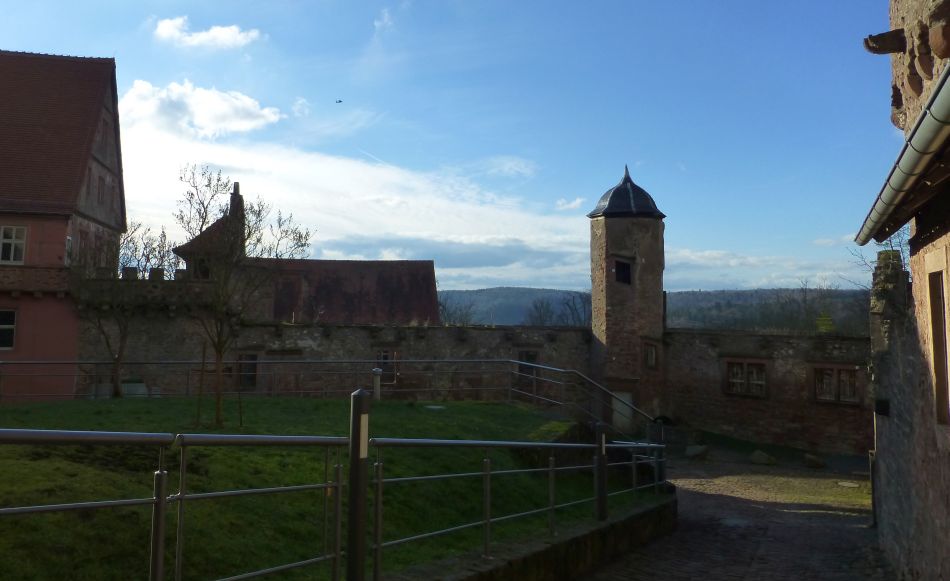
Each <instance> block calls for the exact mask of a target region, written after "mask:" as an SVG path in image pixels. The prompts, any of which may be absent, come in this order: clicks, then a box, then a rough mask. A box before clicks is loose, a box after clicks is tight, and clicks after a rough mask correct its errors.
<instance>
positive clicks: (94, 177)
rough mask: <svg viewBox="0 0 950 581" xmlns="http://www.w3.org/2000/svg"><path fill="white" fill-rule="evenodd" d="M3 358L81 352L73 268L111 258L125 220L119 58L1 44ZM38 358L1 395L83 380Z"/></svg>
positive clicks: (57, 357) (56, 357)
mask: <svg viewBox="0 0 950 581" xmlns="http://www.w3.org/2000/svg"><path fill="white" fill-rule="evenodd" d="M0 176H3V177H2V178H0V181H2V186H0V192H2V194H0V358H2V360H3V361H4V362H10V361H38V360H45V361H74V360H76V359H77V357H78V354H79V351H78V338H79V317H78V316H77V314H76V310H75V308H74V306H73V303H72V301H71V300H70V299H69V297H68V290H69V289H68V286H69V285H68V277H67V268H68V266H69V265H70V262H71V261H74V260H77V258H78V257H80V256H82V257H85V258H86V259H88V260H91V261H93V262H98V263H99V264H103V265H104V264H105V263H106V260H107V259H108V257H109V256H110V253H111V251H112V249H114V248H115V247H116V241H117V240H118V236H119V234H120V233H121V232H123V231H124V230H125V197H124V193H123V182H122V153H121V147H120V145H119V116H118V97H117V93H116V83H115V61H114V60H113V59H111V58H77V57H61V56H51V55H42V54H28V53H19V52H9V51H0ZM74 369H75V368H74V366H53V365H48V366H43V367H38V366H32V367H30V373H35V374H38V375H37V376H34V377H21V378H19V379H18V380H17V381H8V382H7V383H8V385H7V386H5V389H4V390H3V393H2V395H0V397H3V398H6V399H17V398H22V397H33V396H36V395H38V394H48V395H62V394H71V393H73V391H74V390H75V385H74V377H73V374H72V372H71V371H72V370H74Z"/></svg>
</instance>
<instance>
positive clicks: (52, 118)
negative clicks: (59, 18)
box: [0, 51, 115, 214]
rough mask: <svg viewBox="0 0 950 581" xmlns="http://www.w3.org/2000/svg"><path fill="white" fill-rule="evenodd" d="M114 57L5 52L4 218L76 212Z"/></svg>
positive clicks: (0, 88)
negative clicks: (12, 214) (18, 214)
mask: <svg viewBox="0 0 950 581" xmlns="http://www.w3.org/2000/svg"><path fill="white" fill-rule="evenodd" d="M114 77H115V61H114V60H113V59H111V58H80V57H63V56H53V55H43V54H31V53H20V52H9V51H0V192H2V195H0V211H10V212H31V213H53V214H69V213H72V212H73V211H74V210H75V208H76V205H77V203H78V199H77V198H78V195H79V191H80V189H81V185H82V179H83V176H84V175H85V171H86V164H87V161H88V159H89V156H90V154H91V151H92V145H93V139H94V138H95V134H96V129H97V127H98V124H99V118H100V111H101V109H102V104H103V102H104V101H105V98H106V91H107V90H109V88H110V87H113V89H112V90H114V80H113V79H114Z"/></svg>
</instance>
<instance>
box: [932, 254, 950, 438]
mask: <svg viewBox="0 0 950 581" xmlns="http://www.w3.org/2000/svg"><path fill="white" fill-rule="evenodd" d="M927 283H928V285H929V287H930V288H929V291H930V338H931V341H930V342H931V343H932V345H933V363H934V400H935V401H934V403H935V405H936V412H937V423H939V424H944V425H947V424H950V386H948V382H947V320H946V317H945V315H944V313H946V300H945V299H944V292H943V271H942V270H938V271H937V272H931V273H930V274H928V275H927Z"/></svg>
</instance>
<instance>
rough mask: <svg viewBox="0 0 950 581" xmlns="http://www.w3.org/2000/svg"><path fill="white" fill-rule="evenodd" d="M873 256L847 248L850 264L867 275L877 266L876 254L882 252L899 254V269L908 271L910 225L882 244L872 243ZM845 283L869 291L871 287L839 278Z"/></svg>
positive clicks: (860, 249) (905, 225)
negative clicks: (850, 259)
mask: <svg viewBox="0 0 950 581" xmlns="http://www.w3.org/2000/svg"><path fill="white" fill-rule="evenodd" d="M874 248H875V249H876V250H875V252H874V256H868V255H867V254H865V252H864V249H863V248H861V247H855V248H849V249H848V252H849V253H850V254H851V257H852V262H853V263H854V264H855V265H857V266H858V267H860V268H861V270H864V271H867V273H868V274H871V273H873V272H874V267H875V266H877V253H878V252H880V251H882V250H890V251H894V252H898V253H900V258H901V267H902V268H903V269H904V270H907V271H910V225H909V224H904V226H902V227H901V228H900V229H898V230H897V231H896V232H894V233H893V234H891V236H890V238H888V239H887V240H885V241H884V242H878V241H876V240H875V241H874ZM841 278H843V279H844V280H845V281H847V282H849V283H851V284H853V285H855V286H857V287H860V288H863V289H870V288H871V285H869V284H868V283H865V282H859V281H853V280H850V279H848V278H846V277H841Z"/></svg>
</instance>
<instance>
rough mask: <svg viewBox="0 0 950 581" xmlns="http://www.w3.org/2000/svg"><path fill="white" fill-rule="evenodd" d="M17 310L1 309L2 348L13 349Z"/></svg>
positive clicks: (0, 334) (0, 332)
mask: <svg viewBox="0 0 950 581" xmlns="http://www.w3.org/2000/svg"><path fill="white" fill-rule="evenodd" d="M15 330H16V311H9V310H0V349H13V337H14V335H15Z"/></svg>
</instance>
